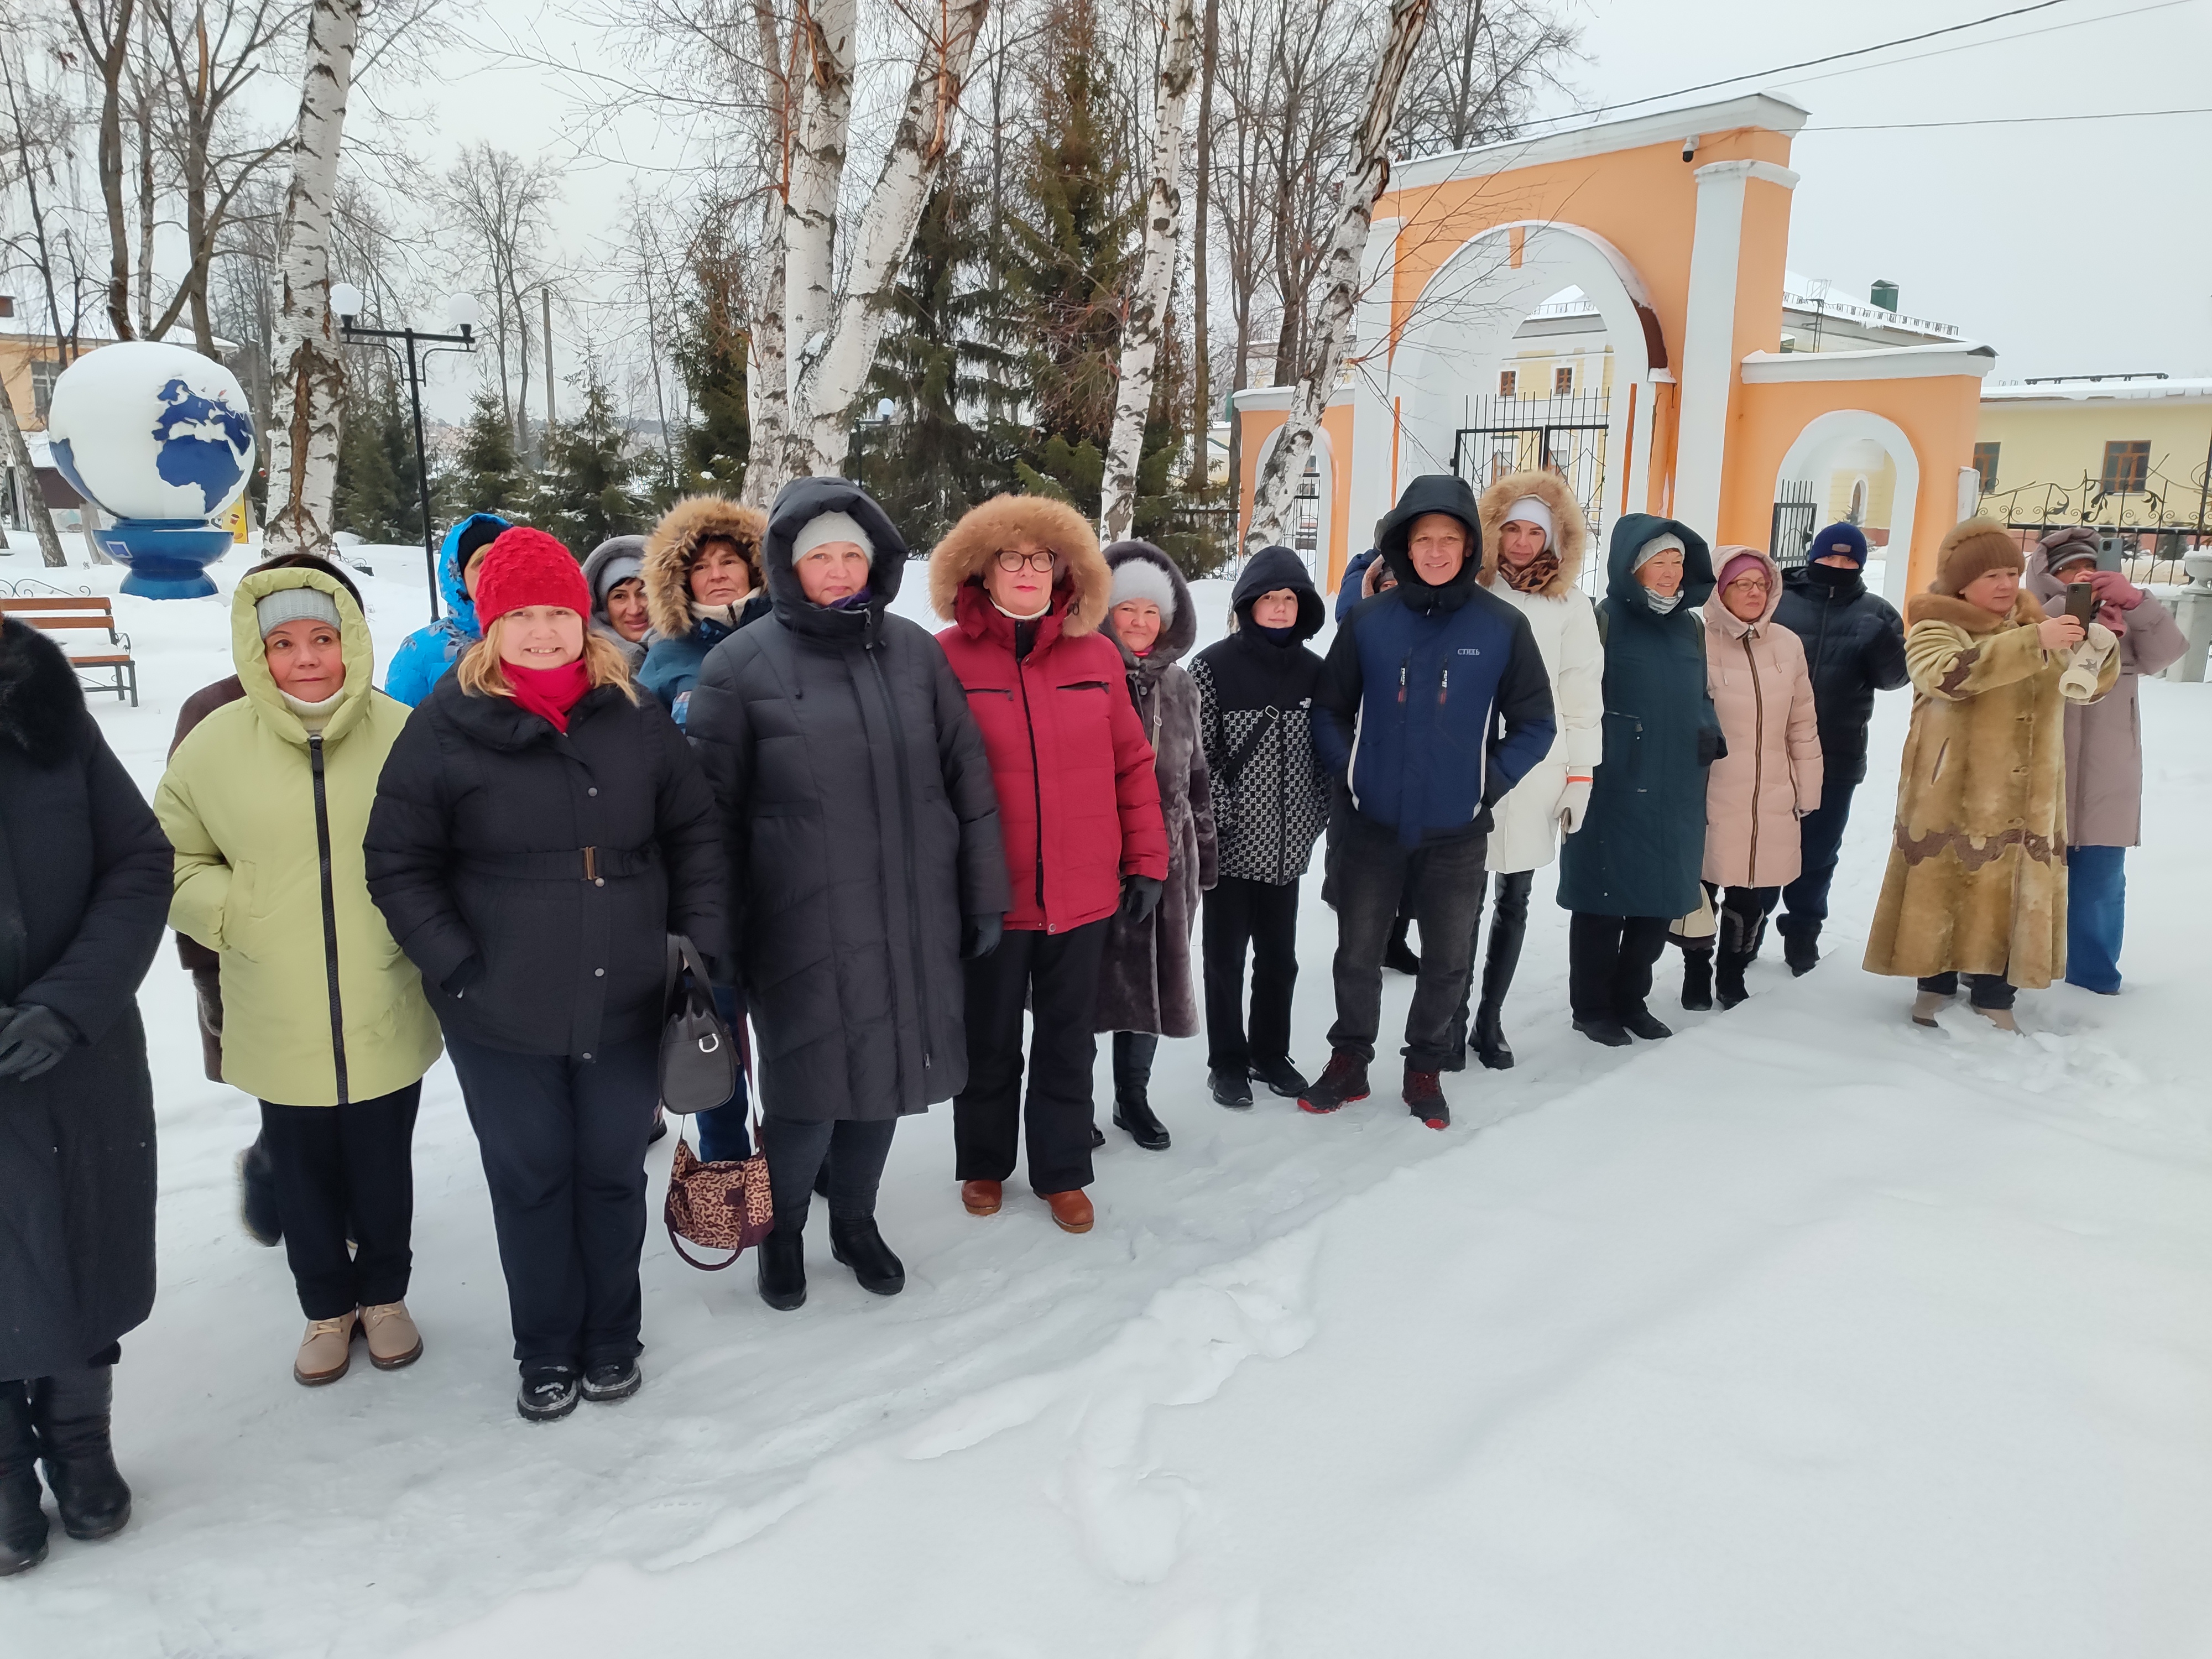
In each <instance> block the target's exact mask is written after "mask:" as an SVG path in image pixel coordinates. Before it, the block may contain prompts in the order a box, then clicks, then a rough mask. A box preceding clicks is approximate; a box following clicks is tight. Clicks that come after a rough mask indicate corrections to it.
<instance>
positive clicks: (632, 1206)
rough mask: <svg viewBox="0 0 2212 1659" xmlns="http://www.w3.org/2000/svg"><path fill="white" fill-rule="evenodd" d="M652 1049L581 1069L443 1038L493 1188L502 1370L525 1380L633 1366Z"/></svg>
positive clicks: (621, 1046)
mask: <svg viewBox="0 0 2212 1659" xmlns="http://www.w3.org/2000/svg"><path fill="white" fill-rule="evenodd" d="M446 1052H447V1054H451V1055H452V1056H453V1070H454V1071H455V1072H456V1073H459V1077H460V1079H461V1098H462V1099H463V1101H464V1102H465V1103H467V1106H468V1109H469V1122H470V1123H471V1125H472V1126H474V1127H475V1129H476V1132H477V1148H478V1150H479V1151H480V1152H481V1153H482V1155H483V1170H484V1183H485V1184H486V1185H487V1186H488V1187H489V1188H491V1214H492V1225H493V1229H494V1231H495V1232H496V1233H497V1234H498V1236H499V1265H500V1269H501V1272H502V1273H505V1275H506V1276H507V1316H508V1318H509V1320H510V1321H511V1322H512V1323H513V1327H514V1357H515V1358H516V1359H517V1360H518V1361H520V1363H521V1365H522V1369H523V1370H526V1371H527V1370H534V1369H536V1368H538V1367H541V1366H546V1365H569V1366H577V1367H589V1366H592V1365H595V1364H599V1363H600V1362H602V1361H606V1360H621V1359H633V1358H636V1357H637V1355H638V1353H639V1352H641V1350H642V1348H643V1346H644V1345H643V1344H641V1342H640V1341H639V1340H638V1325H639V1319H640V1308H641V1300H642V1297H641V1291H640V1290H639V1288H638V1279H637V1264H638V1258H639V1256H640V1255H642V1254H643V1252H644V1249H645V1144H646V1138H647V1136H648V1135H650V1134H651V1133H653V1107H654V1105H655V1104H656V1103H658V1101H659V1095H660V1073H659V1042H658V1041H657V1040H656V1039H655V1038H653V1037H649V1036H648V1037H638V1038H635V1039H633V1040H632V1041H630V1042H610V1043H607V1044H605V1045H604V1046H603V1047H602V1048H600V1049H599V1054H598V1057H597V1058H596V1059H594V1060H572V1059H570V1058H568V1056H567V1055H565V1054H510V1053H508V1052H507V1050H506V1049H504V1048H490V1047H488V1046H487V1045H485V1044H483V1043H480V1042H470V1041H468V1040H467V1039H465V1038H463V1037H457V1036H453V1033H452V1032H450V1031H448V1032H447V1034H446Z"/></svg>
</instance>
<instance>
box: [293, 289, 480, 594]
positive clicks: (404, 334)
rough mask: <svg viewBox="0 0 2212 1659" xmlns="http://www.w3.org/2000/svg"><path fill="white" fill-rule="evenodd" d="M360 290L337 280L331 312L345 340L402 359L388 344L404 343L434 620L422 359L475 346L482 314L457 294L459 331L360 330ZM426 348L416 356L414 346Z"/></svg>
mask: <svg viewBox="0 0 2212 1659" xmlns="http://www.w3.org/2000/svg"><path fill="white" fill-rule="evenodd" d="M361 307H362V293H361V290H360V289H357V288H356V287H354V285H353V284H352V283H338V284H337V286H336V287H334V288H332V289H331V311H332V312H333V313H336V314H337V319H338V333H339V336H340V337H341V338H343V339H344V340H345V341H346V342H348V343H349V344H370V345H382V346H383V347H384V349H386V351H389V352H391V353H392V356H393V358H394V359H395V360H397V359H399V358H400V356H401V354H400V352H399V350H398V349H396V348H394V347H392V346H391V345H389V344H386V342H387V341H392V340H399V341H402V342H404V343H405V346H406V353H405V358H404V361H405V362H406V365H407V398H408V402H409V403H410V405H411V406H412V407H413V410H414V413H415V482H416V485H417V486H418V487H419V488H420V489H421V491H422V567H423V570H424V573H425V574H426V575H427V576H428V580H429V586H430V620H431V621H432V622H435V621H437V620H438V537H437V526H436V525H435V524H434V523H433V522H432V520H431V517H430V463H429V458H428V454H427V453H425V449H424V446H423V442H422V363H423V362H425V361H427V360H428V359H429V358H431V357H435V356H437V355H438V353H439V352H440V351H474V350H475V349H477V343H476V325H477V318H478V317H480V316H481V315H482V314H483V313H482V312H481V311H480V309H479V308H478V307H477V302H476V301H475V299H474V298H473V297H472V296H471V295H466V294H456V295H453V298H451V299H449V300H447V301H446V318H447V321H449V322H450V323H452V324H453V326H454V327H456V328H458V329H459V331H460V332H459V333H458V334H425V333H423V332H422V331H421V330H419V329H412V328H363V327H362V326H361V325H359V324H358V323H356V321H355V320H354V319H356V318H357V317H358V316H360V315H361ZM417 346H423V347H427V348H428V349H426V350H424V351H423V352H422V354H421V356H420V357H418V356H416V347H417Z"/></svg>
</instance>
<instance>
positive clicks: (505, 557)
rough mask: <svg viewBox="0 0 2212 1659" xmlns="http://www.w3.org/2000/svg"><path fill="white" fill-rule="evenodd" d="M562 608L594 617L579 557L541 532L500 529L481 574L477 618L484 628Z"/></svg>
mask: <svg viewBox="0 0 2212 1659" xmlns="http://www.w3.org/2000/svg"><path fill="white" fill-rule="evenodd" d="M527 605H559V606H561V607H562V609H564V610H568V611H574V612H575V613H576V614H577V615H578V616H580V617H588V616H590V615H591V614H592V595H591V592H590V590H589V589H587V588H586V586H584V573H583V571H582V570H581V569H580V568H578V566H577V563H576V559H575V556H574V554H572V553H570V552H569V551H568V549H567V548H565V547H563V546H562V545H561V544H560V543H559V542H557V541H556V540H555V539H554V538H552V537H550V536H549V535H547V534H546V533H545V532H544V531H542V530H532V528H531V527H530V526H527V525H517V526H514V528H513V529H512V530H502V531H501V532H500V533H499V538H498V539H497V540H496V541H495V542H493V543H492V544H491V548H490V550H489V551H488V552H487V553H486V554H485V555H484V557H483V568H482V569H481V570H479V571H478V572H477V620H478V621H479V622H481V623H483V625H484V626H485V627H486V628H489V627H490V626H491V625H492V623H495V622H496V621H498V620H499V618H500V617H504V616H505V615H506V614H507V612H508V611H520V610H522V609H523V608H524V607H525V606H527Z"/></svg>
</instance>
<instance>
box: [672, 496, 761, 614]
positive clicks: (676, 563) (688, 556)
mask: <svg viewBox="0 0 2212 1659" xmlns="http://www.w3.org/2000/svg"><path fill="white" fill-rule="evenodd" d="M767 530H768V514H767V513H763V512H762V511H761V510H760V508H758V507H740V506H738V503H737V502H735V501H726V500H724V499H723V498H722V497H721V496H720V495H686V496H685V497H684V499H683V500H682V501H678V502H677V503H676V505H675V506H673V507H670V508H669V509H668V511H667V512H665V513H663V514H661V518H660V522H659V524H657V525H655V526H653V534H652V535H651V536H649V537H647V538H646V543H645V571H644V575H645V605H646V613H647V615H648V616H649V617H651V618H652V619H653V629H654V631H655V632H656V633H658V634H659V635H660V636H661V637H662V638H663V639H669V640H680V639H682V638H683V637H684V635H687V634H689V633H690V631H691V628H692V623H693V622H694V621H695V618H694V617H692V615H691V564H692V561H694V560H695V559H696V558H697V557H698V556H699V544H700V543H701V542H703V541H705V540H707V539H708V538H709V537H711V536H723V537H726V538H729V539H730V540H731V541H733V542H735V543H736V544H738V551H739V552H740V553H742V554H744V556H745V564H746V566H747V568H748V569H749V570H750V573H751V576H752V592H755V593H757V592H760V591H761V589H762V587H763V582H762V580H761V538H762V536H763V535H764V534H765V533H766V532H767Z"/></svg>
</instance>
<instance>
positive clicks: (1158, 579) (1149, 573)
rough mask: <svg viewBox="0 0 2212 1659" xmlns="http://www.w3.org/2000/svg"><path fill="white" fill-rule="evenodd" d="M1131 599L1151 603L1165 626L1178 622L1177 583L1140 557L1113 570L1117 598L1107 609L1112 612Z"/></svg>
mask: <svg viewBox="0 0 2212 1659" xmlns="http://www.w3.org/2000/svg"><path fill="white" fill-rule="evenodd" d="M1129 599H1150V600H1151V601H1152V603H1153V604H1154V605H1158V606H1159V608H1160V620H1161V621H1162V622H1163V623H1170V622H1173V621H1174V620H1175V613H1176V601H1175V583H1174V582H1173V581H1171V580H1169V577H1168V573H1167V572H1166V571H1164V570H1163V569H1161V568H1159V566H1158V565H1157V564H1155V563H1153V562H1152V560H1150V559H1148V558H1146V557H1145V556H1143V555H1141V554H1139V556H1136V557H1135V558H1133V559H1124V560H1122V561H1121V563H1119V564H1117V565H1115V567H1114V597H1113V598H1112V599H1109V600H1108V601H1107V605H1108V607H1109V609H1110V608H1111V607H1113V606H1114V605H1120V604H1122V603H1123V602H1124V601H1126V600H1129Z"/></svg>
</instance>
